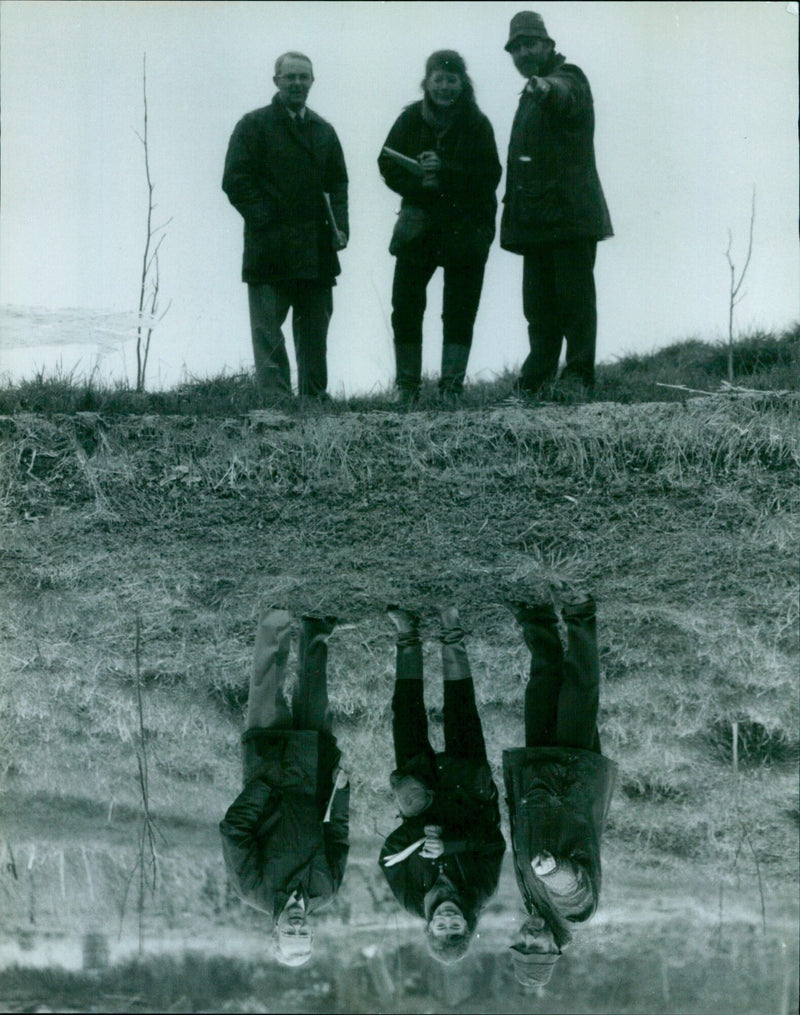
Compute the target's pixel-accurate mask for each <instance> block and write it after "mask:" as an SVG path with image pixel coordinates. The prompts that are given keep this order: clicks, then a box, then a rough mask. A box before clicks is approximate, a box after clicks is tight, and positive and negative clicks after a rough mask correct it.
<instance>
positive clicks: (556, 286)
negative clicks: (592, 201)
mask: <svg viewBox="0 0 800 1015" xmlns="http://www.w3.org/2000/svg"><path fill="white" fill-rule="evenodd" d="M596 253H597V243H596V242H595V241H594V240H585V239H575V240H562V241H560V242H558V243H537V244H535V245H534V246H532V247H530V249H529V250H528V251H527V252H526V254H525V257H524V263H523V272H522V306H523V310H524V313H525V319H526V320H527V322H528V341H529V343H530V353H529V354H528V357H527V359H526V360H525V362H524V363H523V365H522V373H521V376H520V385H521V387H522V388H523V389H524V390H526V391H529V392H536V391H538V390H539V389H540V388H542V387H543V386H544V385H546V384H550V383H552V382H553V381H555V379H556V373H557V371H558V358H559V356H560V355H561V343H562V340H564V339H566V343H567V363H566V366H565V368H564V371H563V373H562V375H561V380H562V381H566V380H576V381H578V382H580V384H582V385H584V386H585V387H587V388H592V386H593V385H594V358H595V345H596V341H597V296H596V292H595V285H594V262H595V255H596Z"/></svg>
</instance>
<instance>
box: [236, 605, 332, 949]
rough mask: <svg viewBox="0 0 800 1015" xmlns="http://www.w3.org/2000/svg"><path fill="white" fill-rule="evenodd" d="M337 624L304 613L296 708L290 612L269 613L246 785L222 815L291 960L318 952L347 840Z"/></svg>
mask: <svg viewBox="0 0 800 1015" xmlns="http://www.w3.org/2000/svg"><path fill="white" fill-rule="evenodd" d="M334 624H335V620H334V618H332V617H325V618H320V617H303V618H302V620H301V623H300V645H299V650H298V671H299V679H298V684H297V687H296V689H295V693H294V696H293V698H292V710H291V712H290V711H289V708H288V707H287V704H286V701H285V699H284V697H283V683H284V679H285V676H286V663H287V660H288V656H289V643H290V637H291V615H290V614H289V613H288V611H286V610H278V609H269V610H267V611H266V612H265V613H264V615H263V616H262V618H261V621H260V623H259V627H258V635H257V638H256V650H255V660H254V663H253V673H252V676H251V679H250V693H249V696H248V704H247V728H246V730H245V733H244V735H243V737H242V745H243V753H244V757H243V761H244V789H243V790H242V792H241V793H240V794H239V796H238V797H237V798H236V800H235V801H234V802H233V803H232V804H231V806H230V807H229V808H228V812H227V813H226V815H225V818H224V819H223V821H222V822H221V824H220V832H221V834H222V851H223V855H224V857H225V865H226V867H227V870H228V876H229V878H230V882H231V885H232V887H233V890H234V891H235V892H236V894H237V895H238V896H239V897H240V898H241V899H242V900H243V901H244V902H246V903H247V904H248V905H250V906H253V907H254V908H255V909H258V910H261V911H262V912H263V913H266V914H267V915H268V916H269V917H270V919H271V921H272V927H273V951H274V954H275V957H276V958H277V959H278V961H279V962H282V963H283V964H284V965H289V966H299V965H302V964H303V963H304V962H307V961H308V959H309V958H310V957H311V952H312V947H313V933H312V930H311V928H310V926H309V924H308V917H309V916H311V915H312V914H314V913H316V912H319V910H321V909H324V908H325V907H327V906H328V905H330V903H331V901H332V900H333V897H334V895H335V894H336V892H337V891H338V890H339V886H340V885H341V882H342V877H343V875H344V869H345V864H346V863H347V854H348V850H349V834H348V833H349V811H350V788H349V784H348V779H347V776H346V774H345V773H344V772H343V771H342V769H341V765H340V762H341V757H342V755H341V752H340V751H339V749H338V747H337V746H336V738H335V737H334V736H333V734H332V732H331V713H330V709H329V706H328V693H327V682H326V664H327V656H328V647H327V642H328V638H329V637H330V635H331V633H332V631H333V628H334Z"/></svg>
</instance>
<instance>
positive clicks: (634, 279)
mask: <svg viewBox="0 0 800 1015" xmlns="http://www.w3.org/2000/svg"><path fill="white" fill-rule="evenodd" d="M520 9H521V7H520V4H518V3H496V2H492V3H419V2H411V3H371V2H357V3H338V2H331V3H291V4H289V3H199V2H180V3H179V2H147V3H138V2H126V3H104V2H92V3H81V2H77V0H72V2H58V3H49V2H38V3H30V2H18V0H3V2H2V4H0V88H1V89H2V128H3V130H2V165H1V167H0V169H1V173H2V194H1V198H2V206H1V208H0V304H3V305H4V306H5V313H4V315H3V316H2V318H0V319H2V321H3V322H4V324H5V326H6V331H5V333H4V335H3V336H1V337H0V370H2V371H3V372H4V373H7V374H10V375H11V376H12V377H15V378H18V377H20V376H30V375H31V374H32V372H33V370H34V368H37V367H42V366H44V367H47V368H49V367H52V366H53V364H55V363H56V362H59V361H60V362H61V364H62V365H63V367H64V368H65V369H72V368H73V367H76V366H77V369H78V371H79V372H88V371H89V370H91V369H92V368H95V367H97V368H98V369H99V371H100V372H101V374H102V375H104V376H106V377H109V378H122V377H125V376H127V377H128V379H132V378H134V377H135V357H134V353H133V344H132V342H131V341H130V340H128V341H121V340H119V339H116V340H115V339H113V338H110V337H109V335H108V334H106V335H104V334H102V333H100V332H95V331H93V325H92V324H91V318H92V315H90V314H89V313H88V312H89V311H102V312H122V311H129V310H133V309H135V307H136V305H137V300H138V279H139V270H140V258H141V253H142V247H143V241H144V226H145V213H146V190H145V182H144V167H143V161H142V150H141V145H140V143H139V141H138V140H137V139H136V136H135V134H134V130H135V129H141V117H142V97H141V88H142V80H141V69H142V55H143V53H144V52H146V53H147V62H148V97H149V104H150V142H151V167H152V175H153V179H154V182H155V184H156V199H157V202H158V211H157V217H158V221H161V220H163V219H167V218H171V223H170V225H169V227H168V229H167V231H166V238H165V240H164V243H163V246H162V253H161V289H162V293H163V296H164V300H165V301H166V300H168V299H171V301H172V305H171V308H170V310H169V312H168V314H167V316H166V317H165V319H164V320H163V322H162V323H161V324H160V325H159V327H158V329H157V331H156V333H155V334H154V337H153V350H152V353H151V367H150V370H149V374H148V377H149V381H150V386H151V387H159V386H169V385H171V384H174V383H175V382H177V381H179V380H180V379H182V378H183V377H184V376H186V375H187V374H188V375H193V376H210V375H215V374H218V373H220V372H221V371H223V370H225V371H227V372H233V371H237V370H239V369H241V368H242V367H247V368H249V367H250V366H251V364H252V354H251V347H250V334H249V324H248V317H247V297H246V288H245V286H244V285H243V284H242V283H241V281H240V266H241V244H242V235H241V234H242V225H241V219H240V217H239V215H238V213H237V212H236V211H235V210H234V209H233V208H232V207H231V206H230V205H229V203H228V201H227V198H226V197H225V195H224V194H223V193H222V190H221V189H220V180H221V176H222V167H223V162H224V158H225V151H226V148H227V143H228V139H229V136H230V133H231V131H232V130H233V127H234V125H235V123H236V121H237V120H238V119H239V117H240V116H241V115H242V114H243V113H245V112H246V111H248V110H250V109H253V108H256V107H258V106H262V105H265V104H267V103H268V102H269V101H270V99H271V97H272V94H273V92H274V87H273V85H272V80H271V79H272V66H273V62H274V59H275V57H276V56H277V55H278V54H279V53H281V52H283V51H285V50H287V49H299V50H301V51H304V52H306V53H307V54H308V55H309V56H310V57H311V59H312V60H313V63H314V71H315V75H316V81H315V84H314V87H313V89H312V92H311V96H310V99H309V105H310V106H311V108H313V109H315V110H316V111H317V112H319V113H320V114H321V115H322V116H324V117H325V118H326V119H328V120H330V121H331V122H332V123H333V125H334V127H335V128H336V130H337V132H338V134H339V137H340V139H341V141H342V145H343V147H344V152H345V157H346V161H347V165H348V170H349V174H350V180H351V185H350V202H351V227H352V235H351V243H350V247H349V248H348V250H346V251H345V252H344V254H343V255H342V263H343V273H342V276H341V278H340V281H339V285H338V286H337V287H336V289H335V290H334V301H335V311H334V317H333V321H332V324H331V330H330V337H329V367H330V379H331V383H330V390H331V391H332V392H333V393H339V392H341V391H346V392H355V391H364V390H370V389H373V388H375V387H381V386H383V385H386V384H387V383H389V382H390V381H391V378H392V373H393V356H392V344H391V333H390V329H389V325H388V317H389V313H390V291H391V277H392V270H393V260H392V258H391V257H390V255H389V254H388V251H387V246H388V241H389V236H390V233H391V229H392V224H393V221H394V213H395V211H396V208H397V206H398V199H397V198H396V196H395V195H394V194H392V193H391V192H390V191H389V190H388V189H387V188H386V187H385V185H384V184H383V183H382V181H381V179H380V177H379V175H378V172H377V168H376V162H375V160H376V158H377V155H378V152H379V150H380V147H381V144H382V143H383V141H384V139H385V136H386V134H387V132H388V130H389V128H390V126H391V124H392V123H393V121H394V119H395V118H396V116H397V115H398V114H399V112H400V110H401V109H402V107H403V106H404V105H405V104H407V103H408V102H411V101H413V100H414V99H416V98H418V97H419V95H420V91H419V82H420V80H421V78H422V72H423V66H424V62H425V58H426V57H427V55H428V54H429V53H430V52H432V51H433V50H435V49H439V48H445V47H446V48H452V49H457V50H458V51H459V52H461V53H462V54H463V56H464V57H465V59H466V61H467V65H468V68H469V71H470V73H471V76H472V78H473V80H474V82H475V86H476V92H477V97H478V102H479V105H480V106H481V108H482V109H483V111H484V112H485V113H486V114H487V116H488V117H489V119H490V120H491V122H492V124H493V126H494V129H495V134H496V138H497V143H498V148H499V150H500V155H501V160H502V161H504V160H505V152H506V149H507V145H508V136H509V131H510V127H511V121H512V118H513V115H514V110H515V108H516V105H517V99H518V94H519V91H520V88H521V86H522V83H523V82H522V78H520V77H519V75H518V74H517V72H516V70H515V69H514V67H513V64H512V63H511V60H510V58H509V56H508V55H507V54H506V53H505V52H504V51H503V45H504V43H505V41H506V38H507V31H508V22H509V19H510V18H511V16H512V15H513V14H514V13H515V12H516V11H517V10H520ZM535 9H537V10H539V11H540V12H541V13H542V15H543V16H544V19H545V23H546V25H547V28H548V30H549V32H550V34H551V35H552V36H553V37H554V38H555V40H556V42H557V46H558V49H559V50H560V51H561V52H562V53H564V54H565V56H566V57H567V58H568V59H569V60H570V61H572V62H574V63H577V64H578V65H579V66H581V67H582V68H583V69H584V71H585V72H586V74H587V75H588V77H589V80H590V82H591V85H592V89H593V92H594V97H595V106H596V115H597V130H596V150H597V159H598V166H599V171H600V176H601V179H602V182H603V186H604V189H605V193H606V197H607V200H608V204H609V207H610V210H611V215H612V219H613V223H614V228H615V232H616V236H615V237H614V238H613V239H611V240H609V241H607V242H605V243H603V244H601V245H600V247H599V250H598V265H597V282H598V292H599V315H600V323H599V336H598V356H599V358H600V359H606V360H608V359H611V358H612V357H614V356H617V355H621V354H624V353H626V352H630V351H645V350H650V349H653V348H655V347H657V346H660V345H664V344H666V343H668V342H671V341H674V340H676V339H680V338H685V337H689V336H693V335H698V336H700V337H702V338H706V339H715V338H721V337H722V336H723V335H724V333H725V329H726V323H727V303H728V295H727V290H728V268H727V264H726V261H725V257H724V253H725V248H726V245H727V242H728V229H729V228H730V229H731V231H732V233H733V240H734V246H733V252H734V258H735V260H736V261H737V263H741V262H742V261H743V260H744V253H745V249H746V243H747V229H748V221H749V211H750V195H751V191H752V188H753V186H755V188H756V192H757V210H756V221H755V238H754V247H753V259H752V264H751V267H750V271H749V275H748V278H747V281H746V284H745V293H746V295H745V298H744V300H743V302H742V304H741V306H740V307H739V310H738V314H737V324H738V327H739V328H741V329H747V328H749V327H753V326H758V327H765V328H781V327H784V326H786V325H788V324H790V323H791V322H792V321H794V320H796V319H797V318H798V316H800V314H799V313H798V295H799V292H798V289H799V283H798V251H797V193H798V170H797V108H798V95H797V26H798V19H797V4H790V3H785V2H783V3H765V2H757V3H740V2H736V3H653V2H648V3H629V2H625V3H613V2H602V3H541V4H537V5H535ZM503 187H504V181H503V182H501V184H500V188H499V191H498V196H502V192H503ZM521 274H522V259H521V258H519V257H515V256H514V255H511V254H508V253H505V252H504V251H501V250H500V248H499V246H498V245H497V243H495V246H494V247H493V249H492V252H491V254H490V258H489V264H488V268H487V274H486V282H485V285H484V291H483V300H482V304H481V309H480V312H479V316H478V321H477V325H476V332H475V342H474V345H473V355H472V360H471V364H470V374H469V375H470V376H471V377H479V376H480V377H490V376H492V375H493V374H494V373H496V372H499V371H500V370H502V369H503V367H504V366H506V365H514V364H517V363H519V362H520V361H521V360H522V358H523V357H524V355H525V352H526V345H527V339H526V332H525V322H524V319H523V316H522V308H521V297H520V284H521ZM440 275H441V273H438V274H437V276H436V277H435V279H434V282H433V283H431V287H430V290H429V291H430V299H429V309H428V313H427V315H426V334H425V368H426V369H428V370H436V368H437V364H438V359H439V355H440V350H441V329H440V320H439V315H440V312H441V280H440ZM9 306H11V307H35V308H39V309H42V308H44V309H49V310H60V309H62V308H72V309H79V310H81V311H86V312H87V313H86V320H87V321H89V323H87V324H86V325H83V324H80V318H81V315H80V314H74V313H73V314H66V313H65V314H63V320H64V322H65V327H64V330H63V331H62V332H61V333H59V332H58V331H57V330H53V328H52V327H50V328H47V327H45V326H44V325H43V324H42V320H43V319H44V320H45V321H48V320H49V321H51V322H52V320H53V318H52V316H49V317H48V316H47V315H41V314H40V315H39V317H38V318H35V317H33V316H29V317H24V318H22V321H21V322H20V321H19V320H17V321H16V323H15V324H14V327H11V325H10V323H9V321H10V320H11V318H13V314H12V315H11V316H10V315H9V311H8V307H9ZM76 318H77V319H78V320H79V329H78V331H77V333H76V331H75V324H74V321H75V319H76ZM56 319H57V318H56ZM37 320H38V324H37V323H36V322H37ZM69 321H72V323H71V324H70V327H69V328H67V327H66V324H67V323H68V322H69ZM95 324H96V319H95ZM77 337H83V338H85V341H84V342H82V343H81V344H74V340H75V339H76V338H77ZM59 338H60V339H61V342H62V344H57V343H58V340H59ZM67 339H69V340H70V342H71V343H72V344H64V343H65V342H66V341H67ZM42 343H46V344H42ZM289 344H290V345H291V342H290V343H289Z"/></svg>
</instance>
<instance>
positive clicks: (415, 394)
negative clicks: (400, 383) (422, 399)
mask: <svg viewBox="0 0 800 1015" xmlns="http://www.w3.org/2000/svg"><path fill="white" fill-rule="evenodd" d="M418 401H419V388H414V389H411V390H409V389H406V388H399V389H398V391H397V404H398V405H404V406H407V407H408V406H412V405H416V404H417V402H418Z"/></svg>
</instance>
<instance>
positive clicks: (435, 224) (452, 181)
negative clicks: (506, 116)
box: [378, 101, 502, 264]
mask: <svg viewBox="0 0 800 1015" xmlns="http://www.w3.org/2000/svg"><path fill="white" fill-rule="evenodd" d="M384 145H385V146H386V147H388V148H392V149H394V151H397V152H400V153H401V154H402V155H407V156H408V157H409V158H412V159H416V158H417V156H418V155H420V154H421V153H422V152H424V151H435V152H436V153H437V154H438V156H439V158H440V159H441V160H442V168H441V169H440V170H439V173H438V177H439V183H440V188H439V190H433V189H430V188H427V187H423V186H422V180H421V178H420V177H418V176H414V175H413V174H412V173H410V172H409V171H408V170H407V169H404V168H403V167H402V166H399V165H398V164H397V163H396V162H394V161H393V160H392V159H391V158H390V157H389V156H388V155H385V154H383V153H381V155H380V156H379V157H378V168H379V169H380V173H381V176H382V177H383V179H384V182H385V183H386V185H387V186H388V187H389V188H390V189H391V190H393V191H395V193H397V194H400V196H401V197H402V198H403V201H402V206H403V207H404V206H407V205H411V206H413V207H416V208H422V209H424V210H425V211H427V212H428V213H429V215H430V217H431V220H432V227H431V229H430V230H429V232H428V233H427V235H426V236H425V237H424V238H423V239H422V240H420V241H418V242H416V243H414V244H412V245H411V246H410V247H409V248H408V249H406V250H405V251H403V253H402V255H401V256H407V257H411V258H414V257H422V258H425V257H426V256H430V255H431V254H433V255H434V256H435V258H436V263H438V264H448V263H464V262H467V263H470V262H478V263H481V262H482V261H485V260H486V258H487V256H488V254H489V247H490V245H491V242H492V240H493V239H494V234H495V220H496V217H497V197H496V196H495V191H496V190H497V184H498V183H499V182H500V176H501V175H502V167H501V165H500V159H499V158H498V155H497V145H496V144H495V140H494V131H493V130H492V125H491V124H490V123H489V121H488V119H487V118H486V117H485V116H484V115H483V113H481V112H480V110H479V109H477V107H475V106H472V105H464V106H462V108H461V109H460V111H459V112H458V113H457V114H456V117H455V120H454V121H453V123H452V124H451V125H450V127H449V128H448V129H447V131H446V132H445V133H444V134H443V135H439V134H438V133H437V131H436V130H435V129H434V127H432V126H431V124H430V123H428V122H427V120H426V119H425V117H424V116H423V103H422V101H419V102H413V103H412V104H411V105H410V106H407V107H406V108H405V109H404V110H403V112H402V113H401V114H400V116H399V117H398V118H397V120H396V121H395V123H394V126H393V127H392V129H391V130H390V131H389V136H388V137H387V138H386V141H385V142H384Z"/></svg>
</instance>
